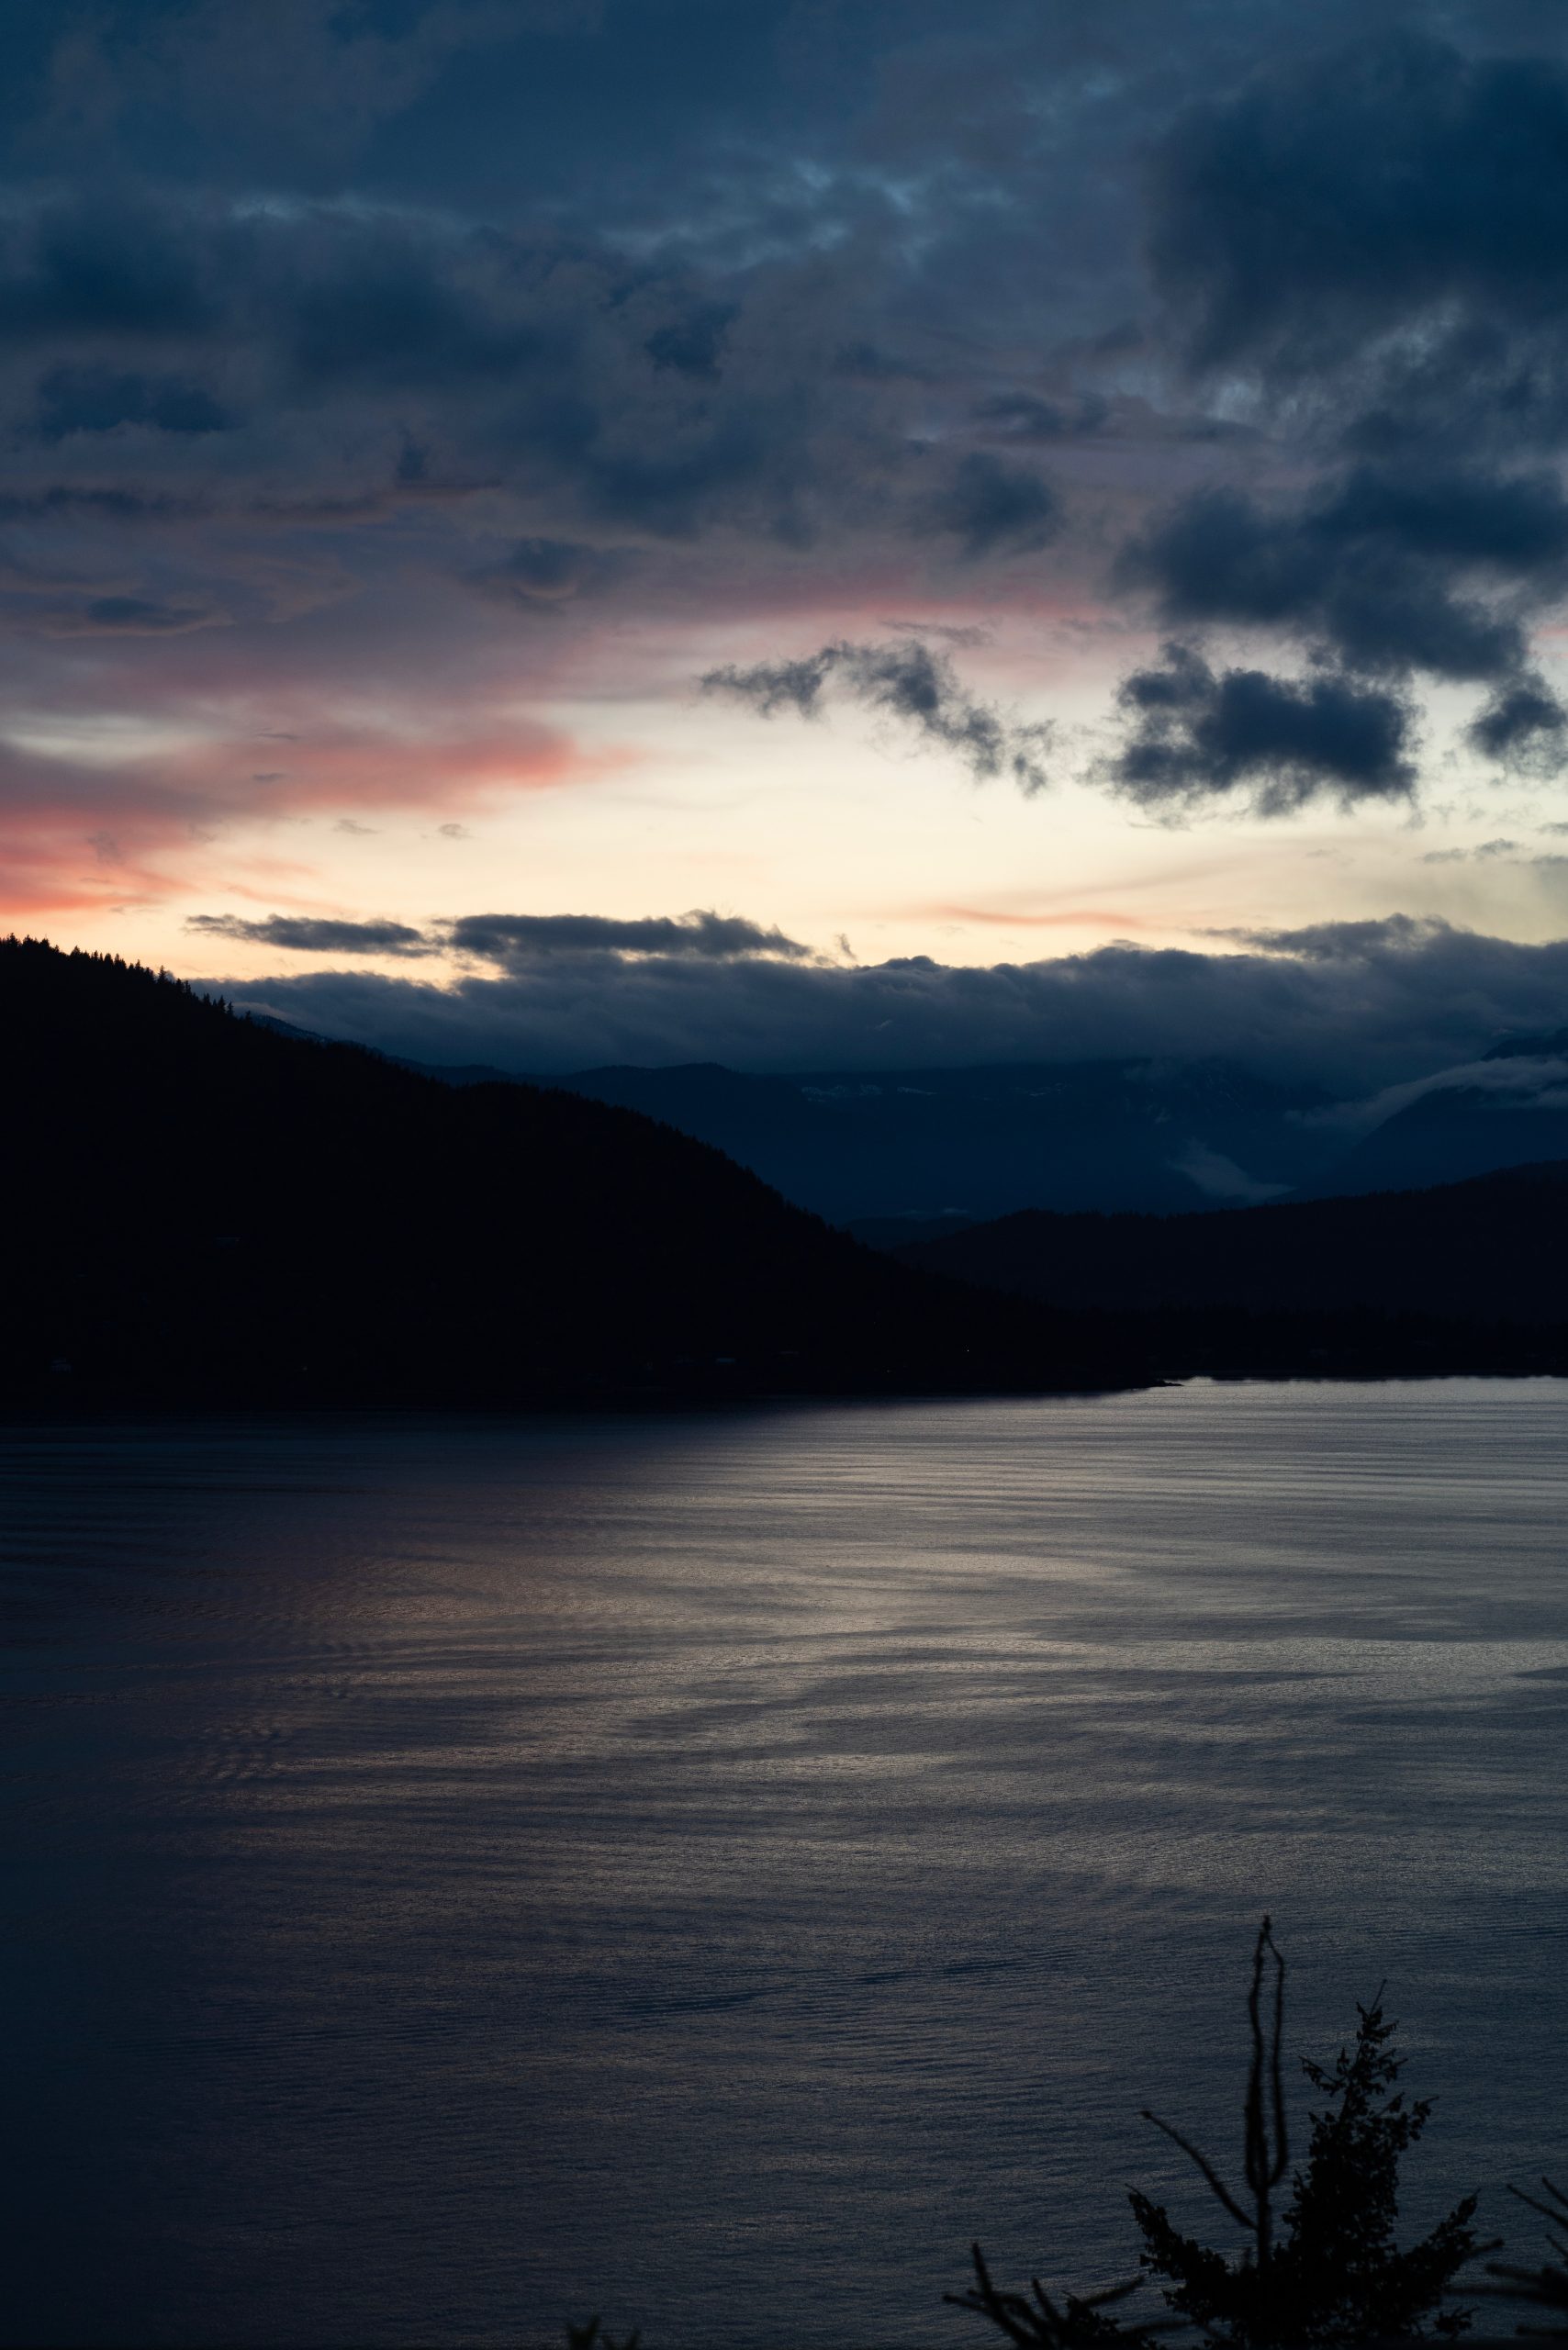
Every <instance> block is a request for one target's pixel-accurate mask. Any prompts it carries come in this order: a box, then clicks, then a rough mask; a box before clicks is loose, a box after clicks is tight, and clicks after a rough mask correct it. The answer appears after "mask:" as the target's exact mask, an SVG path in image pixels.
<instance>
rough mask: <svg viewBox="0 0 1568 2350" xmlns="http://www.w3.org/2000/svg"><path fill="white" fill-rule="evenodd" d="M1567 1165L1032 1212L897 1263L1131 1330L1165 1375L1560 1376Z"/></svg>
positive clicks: (942, 1240) (1566, 1315) (1566, 1307)
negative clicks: (1206, 1209)
mask: <svg viewBox="0 0 1568 2350" xmlns="http://www.w3.org/2000/svg"><path fill="white" fill-rule="evenodd" d="M1565 1215H1568V1158H1564V1159H1562V1160H1560V1161H1557V1162H1555V1163H1551V1164H1545V1165H1528V1166H1520V1167H1516V1168H1512V1169H1508V1170H1506V1171H1505V1172H1500V1173H1494V1174H1489V1175H1484V1176H1481V1177H1478V1178H1475V1179H1473V1180H1472V1181H1467V1182H1462V1183H1451V1184H1445V1185H1441V1186H1439V1187H1436V1188H1433V1189H1430V1190H1421V1191H1412V1192H1378V1193H1374V1194H1372V1195H1370V1196H1358V1197H1355V1198H1348V1199H1320V1200H1300V1201H1296V1200H1292V1201H1282V1202H1276V1203H1269V1204H1267V1205H1262V1206H1257V1207H1249V1208H1235V1209H1225V1210H1220V1211H1218V1212H1217V1213H1215V1214H1198V1215H1170V1216H1156V1215H1058V1214H1050V1213H1048V1212H1041V1211H1038V1210H1026V1211H1025V1212H1024V1213H1023V1214H1017V1215H1011V1216H1003V1217H1000V1218H998V1219H997V1220H996V1221H995V1222H993V1223H990V1224H985V1225H974V1226H971V1227H969V1228H966V1229H963V1230H958V1231H950V1232H947V1233H944V1234H941V1235H939V1236H935V1237H923V1238H920V1239H916V1240H913V1241H911V1242H908V1243H906V1244H904V1245H902V1246H901V1247H899V1248H896V1249H895V1250H894V1251H893V1253H895V1254H896V1255H897V1257H898V1258H899V1259H900V1261H901V1262H902V1263H904V1264H907V1265H909V1266H911V1267H912V1268H915V1267H918V1268H919V1269H921V1270H925V1271H941V1272H945V1273H948V1274H951V1275H953V1276H954V1277H956V1278H958V1279H961V1280H965V1281H974V1282H976V1283H980V1284H984V1285H986V1286H989V1287H992V1288H995V1289H997V1290H999V1291H1002V1292H1007V1293H1008V1294H1011V1295H1014V1296H1016V1297H1023V1298H1031V1299H1034V1300H1036V1302H1038V1303H1040V1304H1048V1305H1051V1306H1054V1307H1057V1308H1059V1309H1064V1310H1070V1311H1078V1312H1083V1311H1086V1310H1087V1311H1092V1312H1097V1313H1103V1314H1110V1315H1116V1316H1118V1317H1120V1318H1121V1320H1122V1322H1123V1326H1124V1328H1125V1329H1126V1333H1127V1343H1128V1344H1129V1345H1131V1344H1135V1343H1136V1344H1137V1345H1138V1346H1140V1347H1141V1348H1144V1349H1145V1350H1146V1352H1147V1354H1148V1359H1149V1360H1150V1361H1151V1362H1152V1363H1153V1364H1155V1365H1157V1366H1158V1367H1159V1368H1160V1369H1163V1370H1165V1371H1179V1370H1183V1369H1184V1370H1186V1371H1193V1370H1201V1369H1205V1368H1209V1367H1212V1360H1213V1358H1214V1357H1215V1354H1216V1352H1217V1353H1218V1354H1220V1355H1222V1356H1228V1357H1230V1358H1233V1359H1235V1361H1236V1362H1237V1363H1238V1364H1239V1363H1240V1361H1241V1360H1242V1359H1243V1358H1245V1359H1246V1361H1247V1363H1248V1364H1249V1365H1251V1366H1252V1367H1257V1368H1268V1369H1305V1370H1310V1369H1313V1368H1315V1367H1317V1368H1320V1367H1321V1364H1322V1360H1323V1356H1324V1354H1325V1353H1327V1354H1328V1355H1331V1356H1333V1357H1334V1358H1335V1359H1336V1367H1338V1359H1339V1358H1344V1361H1343V1367H1344V1368H1354V1367H1357V1365H1358V1364H1359V1365H1361V1367H1376V1368H1382V1369H1399V1368H1407V1369H1428V1368H1431V1367H1434V1364H1435V1363H1436V1362H1438V1361H1439V1360H1440V1362H1441V1363H1442V1365H1443V1366H1445V1367H1447V1368H1450V1369H1477V1370H1492V1369H1501V1368H1506V1367H1517V1368H1531V1369H1548V1368H1557V1367H1560V1366H1561V1365H1562V1363H1563V1362H1564V1361H1568V1251H1565V1250H1564V1248H1563V1246H1562V1227H1563V1221H1564V1217H1565Z"/></svg>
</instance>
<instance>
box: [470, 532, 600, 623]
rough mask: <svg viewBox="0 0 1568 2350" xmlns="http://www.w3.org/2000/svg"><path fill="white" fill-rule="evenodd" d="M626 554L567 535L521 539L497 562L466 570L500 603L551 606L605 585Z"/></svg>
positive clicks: (532, 608) (521, 606)
mask: <svg viewBox="0 0 1568 2350" xmlns="http://www.w3.org/2000/svg"><path fill="white" fill-rule="evenodd" d="M624 567H625V565H624V559H623V558H621V557H618V556H616V555H615V554H610V553H606V552H605V551H604V550H603V549H601V548H599V547H592V546H585V545H584V544H582V543H581V542H578V541H573V540H570V539H520V540H519V541H518V543H517V544H516V545H515V546H514V547H513V548H512V549H511V551H510V554H507V555H506V556H505V557H504V558H503V559H502V561H501V562H499V563H498V564H493V565H490V566H489V567H488V568H487V569H486V570H484V571H477V572H473V573H471V574H470V575H469V585H470V586H471V587H474V588H477V589H478V591H479V593H480V594H481V595H483V596H488V597H490V598H491V599H493V600H495V601H497V602H498V603H504V604H511V605H514V606H516V607H518V608H519V609H521V610H525V611H540V610H551V609H552V608H554V607H555V606H558V605H561V604H566V603H570V602H573V601H574V600H575V599H577V597H579V596H586V595H591V594H592V593H593V592H594V590H595V589H596V588H603V587H606V586H608V585H609V584H610V581H611V580H613V579H614V578H615V577H616V576H618V575H619V574H620V573H621V572H622V570H623V569H624Z"/></svg>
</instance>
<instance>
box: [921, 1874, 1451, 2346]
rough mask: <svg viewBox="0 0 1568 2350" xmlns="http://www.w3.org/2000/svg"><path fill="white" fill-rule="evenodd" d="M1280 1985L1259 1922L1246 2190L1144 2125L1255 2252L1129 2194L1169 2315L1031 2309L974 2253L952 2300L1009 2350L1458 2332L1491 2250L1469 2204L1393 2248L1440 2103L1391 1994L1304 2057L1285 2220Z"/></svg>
mask: <svg viewBox="0 0 1568 2350" xmlns="http://www.w3.org/2000/svg"><path fill="white" fill-rule="evenodd" d="M1284 1976H1285V1964H1284V1960H1283V1958H1282V1956H1281V1953H1280V1952H1279V1949H1278V1947H1277V1946H1276V1944H1275V1942H1274V1938H1273V1935H1272V1932H1271V1929H1270V1924H1269V1920H1268V1919H1267V1918H1265V1919H1264V1920H1263V1923H1262V1927H1261V1929H1260V1932H1259V1935H1258V1940H1257V1943H1256V1946H1255V1948H1254V1950H1253V1953H1252V1983H1251V1988H1250V1991H1249V1996H1248V2002H1247V2012H1248V2022H1249V2028H1250V2032H1251V2040H1252V2055H1251V2063H1250V2065H1249V2071H1248V2080H1247V2094H1246V2098H1245V2100H1244V2104H1243V2109H1242V2180H1243V2185H1242V2186H1241V2187H1240V2188H1238V2189H1237V2190H1236V2191H1234V2192H1233V2191H1232V2189H1231V2188H1229V2187H1227V2186H1226V2183H1225V2181H1224V2179H1223V2178H1222V2177H1221V2176H1220V2174H1219V2172H1218V2170H1217V2169H1216V2167H1215V2165H1214V2164H1213V2163H1211V2162H1210V2161H1209V2159H1208V2157H1207V2156H1206V2155H1205V2154H1202V2153H1200V2151H1199V2150H1198V2148H1197V2147H1196V2146H1194V2145H1193V2143H1191V2141H1190V2140H1188V2139H1187V2138H1185V2137H1183V2136H1182V2132H1180V2131H1179V2130H1174V2129H1172V2128H1171V2126H1170V2123H1169V2122H1168V2121H1161V2120H1160V2119H1159V2115H1158V2114H1153V2113H1146V2117H1145V2118H1146V2119H1147V2120H1148V2121H1152V2122H1153V2123H1154V2125H1155V2127H1156V2128H1157V2129H1159V2130H1162V2131H1164V2132H1165V2134H1166V2136H1167V2137H1169V2138H1170V2139H1172V2140H1174V2142H1175V2143H1176V2144H1177V2145H1179V2146H1180V2147H1181V2149H1182V2153H1183V2154H1186V2155H1187V2156H1188V2157H1189V2159H1190V2160H1191V2161H1192V2162H1193V2164H1194V2165H1196V2167H1197V2169H1198V2170H1199V2172H1200V2173H1201V2174H1202V2176H1203V2177H1204V2181H1205V2183H1206V2184H1207V2186H1208V2188H1209V2190H1210V2192H1211V2193H1212V2194H1213V2195H1214V2197H1215V2200H1216V2201H1217V2202H1218V2203H1219V2205H1220V2207H1221V2208H1222V2210H1224V2211H1225V2212H1226V2216H1227V2217H1228V2218H1229V2219H1230V2220H1232V2221H1234V2222H1235V2224H1236V2225H1237V2226H1238V2228H1240V2230H1241V2231H1242V2233H1243V2236H1244V2238H1245V2239H1246V2241H1245V2243H1244V2244H1243V2248H1242V2250H1241V2253H1240V2255H1238V2256H1234V2257H1233V2256H1230V2255H1226V2254H1225V2253H1223V2252H1218V2251H1215V2249H1214V2248H1213V2247H1212V2246H1210V2245H1208V2244H1203V2243H1201V2242H1200V2241H1199V2240H1198V2239H1197V2238H1196V2237H1194V2236H1186V2235H1183V2234H1182V2233H1181V2232H1180V2230H1179V2229H1177V2228H1176V2227H1175V2226H1174V2225H1173V2224H1172V2222H1171V2221H1170V2216H1169V2214H1168V2213H1167V2211H1166V2210H1165V2208H1164V2206H1163V2205H1162V2204H1159V2203H1155V2202H1153V2201H1151V2200H1150V2199H1149V2198H1148V2196H1147V2195H1140V2194H1139V2193H1137V2191H1136V2190H1135V2191H1134V2192H1133V2194H1132V2196H1131V2198H1130V2200H1131V2204H1132V2210H1133V2217H1134V2219H1135V2220H1136V2221H1137V2227H1138V2232H1139V2233H1140V2235H1141V2236H1142V2238H1143V2251H1142V2253H1141V2255H1139V2262H1138V2266H1139V2268H1140V2269H1141V2271H1142V2272H1143V2277H1149V2278H1156V2279H1159V2281H1160V2282H1161V2283H1162V2284H1163V2286H1164V2288H1165V2290H1164V2299H1165V2301H1166V2304H1167V2306H1168V2308H1169V2309H1170V2311H1172V2312H1173V2316H1172V2318H1171V2319H1167V2320H1161V2321H1158V2322H1156V2324H1155V2325H1154V2326H1153V2327H1149V2326H1143V2327H1129V2326H1124V2325H1123V2324H1121V2323H1119V2322H1118V2321H1117V2320H1116V2319H1115V2318H1114V2317H1112V2316H1110V2315H1108V2314H1107V2313H1106V2311H1107V2309H1108V2307H1109V2305H1110V2304H1111V2303H1113V2302H1116V2301H1120V2300H1123V2299H1124V2298H1125V2297H1126V2295H1127V2294H1128V2293H1130V2292H1132V2291H1133V2290H1134V2289H1135V2288H1136V2287H1137V2284H1138V2283H1140V2282H1141V2281H1142V2278H1141V2277H1131V2278H1129V2279H1128V2280H1127V2281H1126V2283H1125V2284H1122V2285H1119V2286H1115V2287H1114V2288H1111V2290H1110V2291H1109V2292H1107V2293H1100V2294H1090V2295H1086V2296H1083V2297H1082V2298H1077V2297H1074V2296H1068V2297H1066V2298H1065V2299H1064V2300H1062V2301H1060V2302H1059V2303H1058V2302H1056V2301H1053V2300H1052V2299H1051V2298H1050V2296H1049V2295H1048V2294H1047V2292H1046V2291H1045V2289H1044V2288H1043V2287H1042V2286H1041V2285H1040V2284H1039V2282H1038V2280H1036V2282H1035V2284H1034V2288H1033V2298H1032V2299H1027V2298H1025V2296H1024V2295H1023V2294H1012V2293H1002V2292H1000V2291H999V2290H998V2289H997V2288H996V2287H995V2285H994V2284H993V2282H992V2280H991V2276H990V2274H989V2272H988V2270H987V2268H986V2265H985V2262H984V2260H983V2258H982V2256H981V2254H980V2247H979V2245H978V2244H977V2245H975V2246H974V2247H973V2252H974V2262H975V2275H976V2279H977V2282H976V2284H975V2286H974V2287H973V2288H971V2289H970V2290H969V2292H967V2293H965V2294H962V2295H958V2294H952V2293H949V2294H947V2295H946V2296H945V2298H946V2300H950V2301H953V2302H956V2303H957V2305H958V2307H959V2308H963V2309H969V2310H973V2311H976V2312H977V2313H978V2314H980V2315H982V2316H985V2317H987V2318H989V2319H990V2320H991V2323H992V2324H993V2325H995V2326H996V2327H997V2328H998V2329H999V2331H1000V2332H1002V2333H1004V2334H1005V2335H1006V2336H1007V2338H1008V2340H1009V2341H1011V2342H1014V2343H1018V2344H1025V2345H1027V2344H1047V2345H1048V2346H1049V2350H1089V2345H1092V2344H1105V2343H1108V2342H1111V2341H1113V2340H1114V2341H1118V2342H1120V2343H1121V2344H1124V2345H1130V2344H1138V2345H1140V2350H1141V2345H1143V2344H1148V2342H1149V2340H1150V2337H1151V2334H1152V2333H1155V2332H1159V2333H1164V2332H1167V2331H1171V2330H1174V2329H1175V2328H1185V2327H1188V2326H1196V2327H1198V2328H1200V2329H1201V2330H1202V2332H1203V2334H1204V2338H1205V2339H1206V2340H1207V2341H1210V2342H1214V2343H1217V2344H1226V2345H1227V2350H1279V2345H1284V2344H1301V2345H1316V2344H1341V2343H1358V2342H1372V2341H1376V2340H1379V2339H1387V2338H1388V2337H1390V2336H1394V2335H1402V2336H1405V2337H1410V2336H1418V2335H1420V2334H1422V2333H1424V2332H1426V2331H1427V2330H1428V2322H1429V2323H1430V2330H1431V2331H1432V2332H1434V2333H1446V2334H1452V2333H1462V2332H1463V2331H1464V2329H1465V2328H1466V2327H1467V2326H1468V2324H1469V2322H1470V2320H1469V2315H1468V2312H1466V2311H1450V2312H1448V2313H1447V2314H1443V2315H1439V2314H1438V2312H1439V2307H1440V2304H1441V2302H1442V2300H1443V2298H1444V2296H1445V2294H1446V2293H1447V2292H1448V2290H1449V2288H1450V2286H1451V2284H1452V2282H1453V2279H1454V2277H1455V2276H1456V2275H1457V2274H1458V2272H1459V2270H1460V2269H1461V2268H1462V2267H1463V2266H1464V2265H1465V2263H1466V2261H1468V2260H1470V2259H1471V2258H1473V2255H1475V2253H1476V2252H1477V2251H1479V2250H1481V2249H1483V2247H1481V2246H1479V2245H1478V2244H1477V2243H1476V2240H1475V2237H1474V2234H1473V2232H1472V2229H1471V2225H1470V2222H1471V2220H1472V2218H1473V2214H1474V2210H1475V2199H1474V2197H1473V2196H1469V2197H1467V2198H1466V2199H1465V2200H1464V2201H1463V2202H1462V2203H1460V2204H1458V2205H1457V2206H1456V2207H1455V2209H1454V2210H1452V2211H1450V2213H1449V2215H1448V2217H1447V2218H1446V2219H1444V2220H1441V2221H1439V2223H1438V2225H1437V2226H1436V2227H1435V2228H1434V2229H1433V2230H1432V2232H1431V2233H1430V2234H1429V2235H1427V2236H1424V2237H1423V2238H1422V2240H1421V2241H1420V2243H1418V2244H1413V2245H1411V2246H1410V2247H1409V2248H1408V2249H1406V2250H1405V2251H1401V2250H1400V2249H1399V2247H1398V2245H1397V2244H1395V2243H1394V2220H1395V2218H1396V2216H1397V2212H1398V2173H1399V2162H1400V2157H1401V2156H1402V2155H1403V2154H1405V2152H1406V2149H1407V2148H1408V2147H1410V2146H1412V2145H1414V2144H1415V2143H1416V2141H1417V2138H1419V2137H1420V2135H1421V2133H1422V2132H1423V2131H1424V2130H1425V2128H1426V2126H1427V2120H1428V2114H1429V2113H1430V2111H1431V2100H1430V2099H1429V2098H1418V2099H1417V2101H1416V2102H1415V2103H1414V2104H1406V2100H1405V2098H1404V2095H1403V2093H1402V2092H1401V2091H1400V2089H1399V2088H1398V2087H1397V2082H1398V2078H1399V2074H1400V2070H1401V2066H1402V2062H1403V2060H1402V2059H1401V2058H1399V2057H1397V2056H1396V2055H1395V2054H1394V2051H1393V2048H1392V2045H1391V2042H1392V2040H1393V2036H1394V2025H1393V2024H1391V2023H1387V2022H1385V2021H1384V2020H1383V1999H1382V1993H1381V1991H1380V1992H1379V1994H1378V1996H1377V1997H1376V1998H1374V1999H1373V2001H1372V2005H1371V2006H1370V2007H1368V2008H1361V2007H1358V2009H1357V2015H1358V2018H1359V2021H1358V2024H1357V2028H1356V2035H1355V2040H1354V2042H1353V2043H1352V2044H1350V2045H1349V2046H1346V2047H1343V2048H1341V2049H1340V2050H1339V2053H1338V2056H1337V2058H1336V2059H1335V2061H1334V2064H1333V2065H1331V2066H1325V2065H1315V2064H1313V2063H1312V2062H1311V2061H1310V2060H1309V2059H1305V2058H1304V2059H1303V2060H1302V2070H1303V2071H1304V2072H1305V2075H1306V2077H1307V2079H1308V2081H1309V2082H1310V2083H1311V2084H1312V2087H1314V2088H1315V2089H1316V2091H1317V2092H1318V2094H1319V2096H1320V2097H1321V2098H1322V2099H1323V2104H1322V2106H1321V2109H1319V2110H1318V2111H1316V2112H1315V2113H1313V2114H1312V2115H1311V2116H1310V2117H1309V2118H1310V2121H1311V2125H1312V2134H1311V2137H1310V2140H1309V2142H1308V2145H1307V2154H1306V2161H1305V2166H1304V2167H1303V2168H1302V2169H1300V2170H1298V2171H1296V2172H1295V2173H1294V2176H1292V2177H1290V2187H1289V2199H1288V2201H1287V2202H1286V2203H1285V2204H1284V2207H1283V2210H1280V2209H1279V2207H1278V2197H1279V2194H1280V2190H1281V2189H1282V2188H1283V2187H1284V2185H1285V2182H1286V2179H1287V2176H1288V2175H1289V2174H1290V2142H1289V2135H1288V2131H1287V2126H1286V2117H1285V2100H1284V2087H1283V2081H1282V2036H1283V2028H1284ZM1265 2009H1267V2013H1265ZM1487 2248H1488V2249H1489V2248H1490V2247H1487Z"/></svg>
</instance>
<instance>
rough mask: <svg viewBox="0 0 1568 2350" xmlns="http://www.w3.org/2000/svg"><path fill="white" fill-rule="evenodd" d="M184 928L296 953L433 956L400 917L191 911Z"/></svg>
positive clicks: (424, 940) (432, 949)
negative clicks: (336, 918)
mask: <svg viewBox="0 0 1568 2350" xmlns="http://www.w3.org/2000/svg"><path fill="white" fill-rule="evenodd" d="M185 928H186V929H187V930H195V931H200V932H202V933H204V934H206V935H207V937H209V938H236V939H242V940H243V941H244V943H245V944H246V945H247V946H278V947H283V948H286V950H287V951H288V952H289V953H290V954H294V955H398V956H404V955H412V956H419V955H432V954H434V952H435V951H436V949H435V945H434V943H433V942H432V941H431V940H430V939H428V938H426V937H425V936H424V935H423V934H422V933H421V932H420V931H417V930H412V929H410V928H409V925H408V923H400V922H333V921H331V920H330V919H327V918H324V917H317V916H314V915H306V914H268V915H267V916H266V917H265V919H264V920H263V921H260V922H252V921H247V920H246V919H245V917H244V916H243V915H241V914H191V915H189V916H188V917H187V919H186V922H185Z"/></svg>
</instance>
